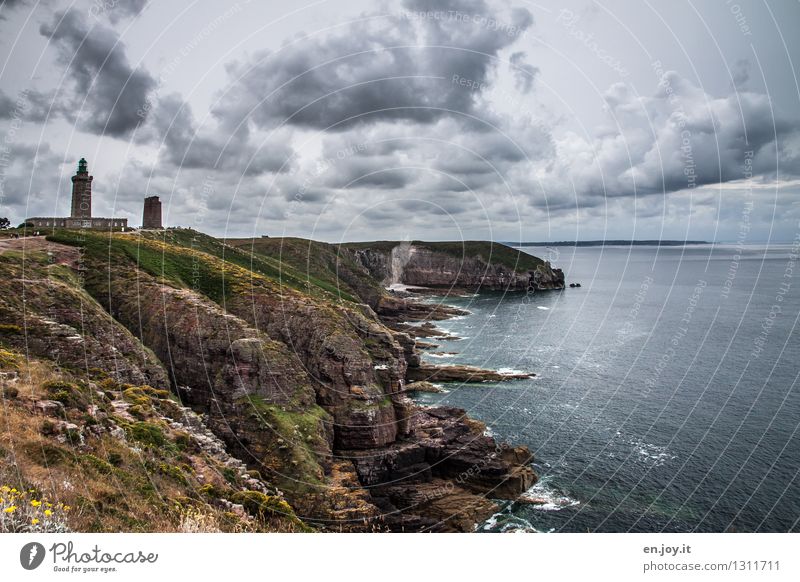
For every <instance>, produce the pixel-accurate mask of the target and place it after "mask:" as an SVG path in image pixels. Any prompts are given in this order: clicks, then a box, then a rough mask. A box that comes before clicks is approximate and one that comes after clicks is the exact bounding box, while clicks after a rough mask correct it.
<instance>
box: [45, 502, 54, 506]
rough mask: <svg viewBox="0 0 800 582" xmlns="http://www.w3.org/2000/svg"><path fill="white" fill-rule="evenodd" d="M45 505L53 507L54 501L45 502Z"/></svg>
mask: <svg viewBox="0 0 800 582" xmlns="http://www.w3.org/2000/svg"><path fill="white" fill-rule="evenodd" d="M45 505H46V506H47V507H53V504H52V503H45Z"/></svg>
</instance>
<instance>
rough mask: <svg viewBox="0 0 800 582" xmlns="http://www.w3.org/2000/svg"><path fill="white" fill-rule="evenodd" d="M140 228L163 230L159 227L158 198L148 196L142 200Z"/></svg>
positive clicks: (159, 207) (159, 208)
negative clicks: (142, 210) (142, 212)
mask: <svg viewBox="0 0 800 582" xmlns="http://www.w3.org/2000/svg"><path fill="white" fill-rule="evenodd" d="M142 228H164V227H163V226H161V201H160V200H159V199H158V196H150V197H148V198H145V199H144V214H143V216H142Z"/></svg>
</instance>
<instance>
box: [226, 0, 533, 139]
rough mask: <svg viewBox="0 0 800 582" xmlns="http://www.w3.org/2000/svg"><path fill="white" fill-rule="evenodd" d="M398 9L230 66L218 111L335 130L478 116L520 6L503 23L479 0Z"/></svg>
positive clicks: (523, 15) (516, 26)
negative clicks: (478, 105) (229, 80)
mask: <svg viewBox="0 0 800 582" xmlns="http://www.w3.org/2000/svg"><path fill="white" fill-rule="evenodd" d="M402 9H403V11H402V12H401V13H399V14H398V13H394V14H382V15H371V16H370V17H364V18H360V19H358V20H354V21H352V22H350V23H348V24H346V25H345V26H341V27H336V28H335V29H334V30H333V31H332V32H330V33H325V34H320V35H314V36H304V37H297V38H294V39H292V40H291V41H290V42H288V43H285V44H284V46H283V47H281V48H280V49H279V50H276V51H274V52H260V53H257V54H256V55H254V56H253V57H252V58H250V59H248V60H245V61H240V62H236V63H232V64H231V65H230V66H229V73H230V75H231V78H232V83H233V85H232V87H231V88H230V90H229V91H227V93H226V95H225V96H224V98H223V99H222V100H221V103H220V106H219V107H218V109H217V113H218V114H219V115H220V116H225V117H226V118H228V119H230V120H231V122H232V123H234V124H238V123H240V122H241V120H243V119H249V120H250V121H252V122H253V123H254V124H255V125H256V126H258V127H261V128H272V127H275V126H277V125H279V124H282V123H286V124H289V125H295V126H303V127H309V128H317V129H328V128H329V129H331V130H334V131H343V130H345V129H346V128H348V127H351V126H353V125H356V124H364V123H374V122H377V121H381V120H393V121H408V122H414V123H419V124H431V123H435V122H436V121H437V120H438V119H441V118H442V117H447V116H451V115H457V114H458V113H459V112H460V113H466V114H479V113H480V112H479V111H477V110H476V108H475V105H476V101H477V96H478V94H479V91H480V88H481V87H483V86H485V85H487V84H488V83H489V82H490V76H491V75H492V73H493V72H494V70H495V68H496V63H497V61H496V59H497V56H498V53H499V51H500V50H502V49H503V48H505V47H507V46H510V45H511V44H512V43H513V42H514V41H515V40H516V38H517V36H518V35H519V33H521V32H523V31H524V30H526V29H527V28H528V27H529V26H530V25H531V24H532V21H533V19H532V17H531V15H530V13H529V12H528V11H527V10H525V9H514V10H511V11H509V12H508V14H506V15H505V18H504V19H502V20H501V18H502V17H501V16H499V15H497V14H494V13H493V12H492V11H490V10H489V8H488V7H487V5H486V4H485V3H484V2H483V1H482V0H475V1H460V2H459V1H454V0H451V1H450V2H447V3H441V2H430V1H423V0H405V2H403V4H402ZM459 14H461V15H465V16H464V18H459V17H458V15H459ZM500 21H502V22H504V23H507V24H504V25H503V26H499V25H498V24H497V23H498V22H500ZM492 23H494V24H492ZM454 80H461V81H462V82H461V83H459V82H455V81H454Z"/></svg>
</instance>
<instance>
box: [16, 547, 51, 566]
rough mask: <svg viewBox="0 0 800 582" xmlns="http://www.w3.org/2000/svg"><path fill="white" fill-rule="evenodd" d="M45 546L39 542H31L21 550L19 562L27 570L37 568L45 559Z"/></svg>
mask: <svg viewBox="0 0 800 582" xmlns="http://www.w3.org/2000/svg"><path fill="white" fill-rule="evenodd" d="M44 554H45V551H44V546H43V545H42V544H40V543H39V542H30V543H27V544H25V545H24V546H22V549H21V550H20V551H19V563H20V564H22V567H23V568H25V569H26V570H35V569H36V568H38V567H39V566H41V565H42V562H43V561H44Z"/></svg>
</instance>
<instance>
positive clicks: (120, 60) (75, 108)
mask: <svg viewBox="0 0 800 582" xmlns="http://www.w3.org/2000/svg"><path fill="white" fill-rule="evenodd" d="M40 32H41V34H42V35H44V36H45V37H47V38H48V39H49V40H50V43H51V44H52V45H53V46H54V47H55V48H56V50H57V54H58V62H59V63H60V64H61V65H63V66H64V67H65V71H64V74H65V78H64V83H65V85H66V88H64V87H59V89H58V93H59V95H60V96H61V97H62V98H63V102H62V103H61V104H60V105H59V109H60V110H61V111H62V112H63V113H64V114H65V115H67V116H68V117H72V118H73V119H74V120H75V121H76V122H77V123H78V124H79V125H80V127H81V128H82V129H84V130H85V131H88V132H90V133H95V134H103V135H111V136H114V137H126V136H128V135H129V134H130V132H131V131H132V130H134V129H135V128H136V127H138V126H139V124H141V123H142V121H143V119H144V117H143V116H142V115H141V114H140V111H142V109H143V108H144V107H145V105H146V103H147V97H148V94H149V93H150V91H151V90H152V89H153V88H154V87H155V84H156V83H155V80H154V79H153V78H152V77H151V76H150V75H149V73H147V72H146V71H145V70H143V69H141V68H134V67H132V66H131V64H130V62H129V61H128V58H127V56H126V54H125V47H124V45H123V44H122V43H121V41H120V39H119V36H118V35H117V34H116V33H115V32H114V31H113V30H111V29H108V28H106V27H104V26H101V25H95V26H92V27H90V26H89V25H88V23H87V18H86V16H85V15H84V14H82V13H80V12H78V11H77V10H68V11H66V12H60V13H57V14H56V15H55V17H54V18H53V20H52V21H51V22H50V23H48V24H43V25H42V26H41V28H40ZM68 91H69V94H67V92H68Z"/></svg>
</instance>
